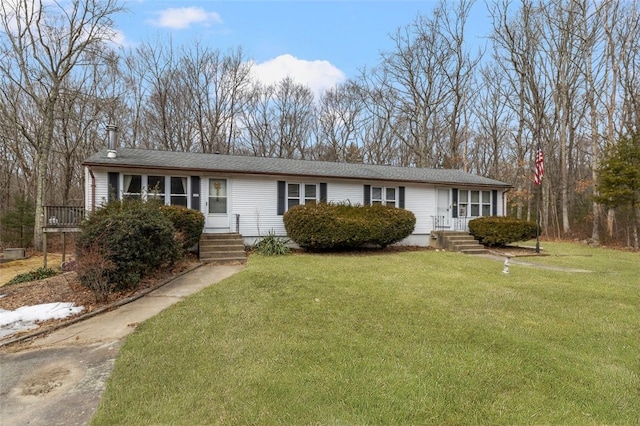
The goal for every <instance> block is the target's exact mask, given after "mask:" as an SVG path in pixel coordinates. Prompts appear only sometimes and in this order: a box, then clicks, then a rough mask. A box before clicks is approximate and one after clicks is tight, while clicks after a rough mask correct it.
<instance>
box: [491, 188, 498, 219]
mask: <svg viewBox="0 0 640 426" xmlns="http://www.w3.org/2000/svg"><path fill="white" fill-rule="evenodd" d="M497 215H498V190H497V189H494V190H493V191H491V216H497Z"/></svg>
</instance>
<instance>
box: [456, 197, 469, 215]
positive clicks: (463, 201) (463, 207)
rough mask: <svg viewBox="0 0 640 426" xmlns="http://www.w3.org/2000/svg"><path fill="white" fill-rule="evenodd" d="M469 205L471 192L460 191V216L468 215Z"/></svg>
mask: <svg viewBox="0 0 640 426" xmlns="http://www.w3.org/2000/svg"><path fill="white" fill-rule="evenodd" d="M468 207H469V192H468V191H458V216H459V217H467V212H468Z"/></svg>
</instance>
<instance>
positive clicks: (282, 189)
mask: <svg viewBox="0 0 640 426" xmlns="http://www.w3.org/2000/svg"><path fill="white" fill-rule="evenodd" d="M285 185H286V183H285V181H283V180H279V181H278V216H282V215H283V214H284V205H285V197H286V192H287V188H286V186H285Z"/></svg>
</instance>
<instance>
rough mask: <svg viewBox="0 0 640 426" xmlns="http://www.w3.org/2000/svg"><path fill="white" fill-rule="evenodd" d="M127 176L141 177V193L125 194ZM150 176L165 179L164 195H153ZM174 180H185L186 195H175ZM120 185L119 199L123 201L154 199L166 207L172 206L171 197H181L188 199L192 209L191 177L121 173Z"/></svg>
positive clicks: (188, 204)
mask: <svg viewBox="0 0 640 426" xmlns="http://www.w3.org/2000/svg"><path fill="white" fill-rule="evenodd" d="M126 176H140V182H141V183H140V187H141V192H140V193H138V192H125V183H126ZM149 176H153V177H160V178H163V183H164V192H162V193H158V194H154V193H153V188H149ZM172 178H180V179H184V180H183V182H185V183H186V189H185V191H186V192H185V193H184V194H177V193H176V194H174V193H172V192H171V179H172ZM120 185H121V188H123V189H122V191H121V193H120V196H119V198H120V199H121V200H124V199H127V198H137V199H142V200H145V201H147V200H151V199H154V198H157V199H159V200H160V201H162V203H163V204H164V205H167V206H170V205H172V204H171V197H172V196H174V197H176V196H179V197H186V200H187V207H188V208H191V197H190V194H191V179H190V178H189V176H181V175H161V174H140V173H120ZM176 205H182V204H176Z"/></svg>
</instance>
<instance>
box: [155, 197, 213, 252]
mask: <svg viewBox="0 0 640 426" xmlns="http://www.w3.org/2000/svg"><path fill="white" fill-rule="evenodd" d="M159 209H160V212H161V213H162V214H163V215H165V216H167V217H168V218H169V220H170V221H171V223H172V224H173V227H174V228H175V230H176V233H177V239H178V241H180V242H181V243H182V249H183V250H184V251H187V250H189V249H190V248H191V247H193V246H195V245H196V244H198V242H199V241H200V235H201V234H202V229H203V228H204V215H203V214H202V212H200V211H198V210H193V209H188V208H186V207H182V206H160V207H159Z"/></svg>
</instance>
